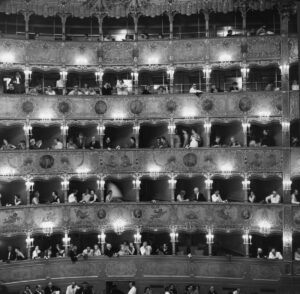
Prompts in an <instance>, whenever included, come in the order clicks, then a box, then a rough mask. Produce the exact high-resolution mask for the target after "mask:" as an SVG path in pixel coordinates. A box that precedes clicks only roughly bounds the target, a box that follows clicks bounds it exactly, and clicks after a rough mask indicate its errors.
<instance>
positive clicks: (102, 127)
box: [97, 121, 105, 136]
mask: <svg viewBox="0 0 300 294" xmlns="http://www.w3.org/2000/svg"><path fill="white" fill-rule="evenodd" d="M97 131H98V135H99V136H103V135H104V131H105V125H104V123H103V122H102V121H101V122H99V123H98V126H97Z"/></svg>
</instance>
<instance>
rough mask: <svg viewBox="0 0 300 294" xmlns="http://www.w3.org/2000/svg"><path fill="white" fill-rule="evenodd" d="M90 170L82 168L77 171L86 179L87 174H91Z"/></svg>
mask: <svg viewBox="0 0 300 294" xmlns="http://www.w3.org/2000/svg"><path fill="white" fill-rule="evenodd" d="M89 171H90V170H89V169H88V168H87V167H80V168H78V169H77V170H76V172H77V174H78V175H79V176H80V177H81V178H84V177H86V176H87V174H88V173H89Z"/></svg>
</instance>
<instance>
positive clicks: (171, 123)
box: [168, 118, 176, 134]
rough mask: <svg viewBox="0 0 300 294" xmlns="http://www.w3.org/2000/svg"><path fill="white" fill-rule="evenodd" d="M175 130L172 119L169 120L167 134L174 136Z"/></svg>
mask: <svg viewBox="0 0 300 294" xmlns="http://www.w3.org/2000/svg"><path fill="white" fill-rule="evenodd" d="M175 130H176V124H175V122H174V120H173V118H171V119H170V121H169V125H168V132H169V134H175Z"/></svg>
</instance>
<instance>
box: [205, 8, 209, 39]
mask: <svg viewBox="0 0 300 294" xmlns="http://www.w3.org/2000/svg"><path fill="white" fill-rule="evenodd" d="M204 18H205V37H206V38H209V12H208V11H204Z"/></svg>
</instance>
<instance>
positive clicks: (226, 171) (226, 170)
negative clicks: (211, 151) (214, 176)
mask: <svg viewBox="0 0 300 294" xmlns="http://www.w3.org/2000/svg"><path fill="white" fill-rule="evenodd" d="M232 170H233V167H232V165H231V164H230V163H225V164H222V166H221V172H222V174H223V175H224V176H226V177H228V176H230V175H231V173H232Z"/></svg>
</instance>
